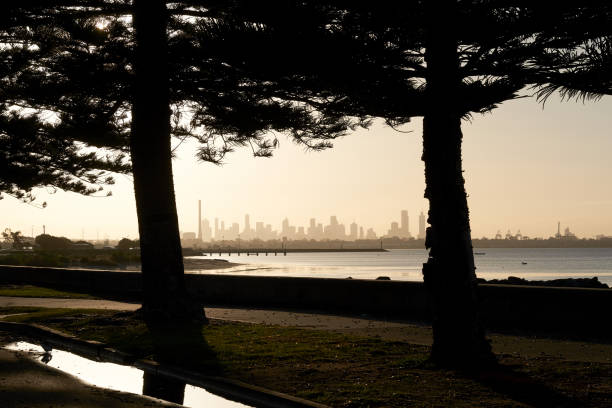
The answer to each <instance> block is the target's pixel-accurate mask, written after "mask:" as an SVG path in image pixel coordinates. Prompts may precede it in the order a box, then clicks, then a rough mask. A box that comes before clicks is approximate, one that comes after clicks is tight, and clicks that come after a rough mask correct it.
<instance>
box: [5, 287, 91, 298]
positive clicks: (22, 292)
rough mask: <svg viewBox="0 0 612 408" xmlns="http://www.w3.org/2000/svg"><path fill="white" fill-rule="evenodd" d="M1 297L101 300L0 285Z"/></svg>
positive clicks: (41, 288)
mask: <svg viewBox="0 0 612 408" xmlns="http://www.w3.org/2000/svg"><path fill="white" fill-rule="evenodd" d="M0 296H19V297H41V298H64V299H99V298H96V297H94V296H92V295H89V294H86V293H77V292H67V291H62V290H56V289H51V288H43V287H40V286H31V285H0Z"/></svg>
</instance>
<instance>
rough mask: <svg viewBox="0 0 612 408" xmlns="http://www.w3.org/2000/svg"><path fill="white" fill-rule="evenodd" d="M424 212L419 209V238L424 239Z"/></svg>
mask: <svg viewBox="0 0 612 408" xmlns="http://www.w3.org/2000/svg"><path fill="white" fill-rule="evenodd" d="M425 231H426V229H425V214H423V211H421V215H419V239H425Z"/></svg>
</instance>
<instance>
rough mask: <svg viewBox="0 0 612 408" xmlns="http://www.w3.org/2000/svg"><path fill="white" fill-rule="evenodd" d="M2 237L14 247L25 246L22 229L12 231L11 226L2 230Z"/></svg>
mask: <svg viewBox="0 0 612 408" xmlns="http://www.w3.org/2000/svg"><path fill="white" fill-rule="evenodd" d="M2 238H3V239H4V242H6V243H8V244H10V245H11V248H13V249H23V247H24V242H23V235H21V231H11V229H10V228H7V229H5V230H4V231H3V232H2Z"/></svg>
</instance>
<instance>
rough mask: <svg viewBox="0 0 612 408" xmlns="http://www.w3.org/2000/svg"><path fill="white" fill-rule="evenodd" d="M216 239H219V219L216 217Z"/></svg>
mask: <svg viewBox="0 0 612 408" xmlns="http://www.w3.org/2000/svg"><path fill="white" fill-rule="evenodd" d="M215 239H219V218H217V217H215Z"/></svg>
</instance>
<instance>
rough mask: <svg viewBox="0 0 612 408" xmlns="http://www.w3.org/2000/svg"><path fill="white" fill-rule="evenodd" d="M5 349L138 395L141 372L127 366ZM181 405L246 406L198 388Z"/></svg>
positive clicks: (15, 346)
mask: <svg viewBox="0 0 612 408" xmlns="http://www.w3.org/2000/svg"><path fill="white" fill-rule="evenodd" d="M4 348H5V349H8V350H15V351H23V352H26V353H28V354H30V355H31V356H32V357H34V358H35V359H37V360H39V361H41V362H43V363H45V364H47V365H48V366H50V367H54V368H57V369H58V370H61V371H63V372H65V373H68V374H71V375H73V376H75V377H77V378H79V379H80V380H81V381H84V382H86V383H89V384H92V385H95V386H96V387H101V388H108V389H111V390H116V391H124V392H130V393H133V394H139V395H142V390H143V375H144V373H143V371H142V370H139V369H137V368H134V367H130V366H122V365H119V364H113V363H102V362H98V361H93V360H89V359H86V358H83V357H80V356H77V355H76V354H73V353H69V352H67V351H62V350H57V349H53V350H50V351H45V349H49V348H48V347H45V348H44V349H43V347H41V346H38V345H36V344H32V343H28V342H25V341H19V342H16V343H11V344H9V345H7V346H4ZM183 405H184V406H186V407H193V408H198V407H214V408H239V407H247V405H244V404H240V403H238V402H234V401H230V400H227V399H225V398H221V397H219V396H217V395H214V394H211V393H210V392H208V391H206V390H204V389H203V388H200V387H195V386H193V385H186V386H185V398H184V402H183Z"/></svg>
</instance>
